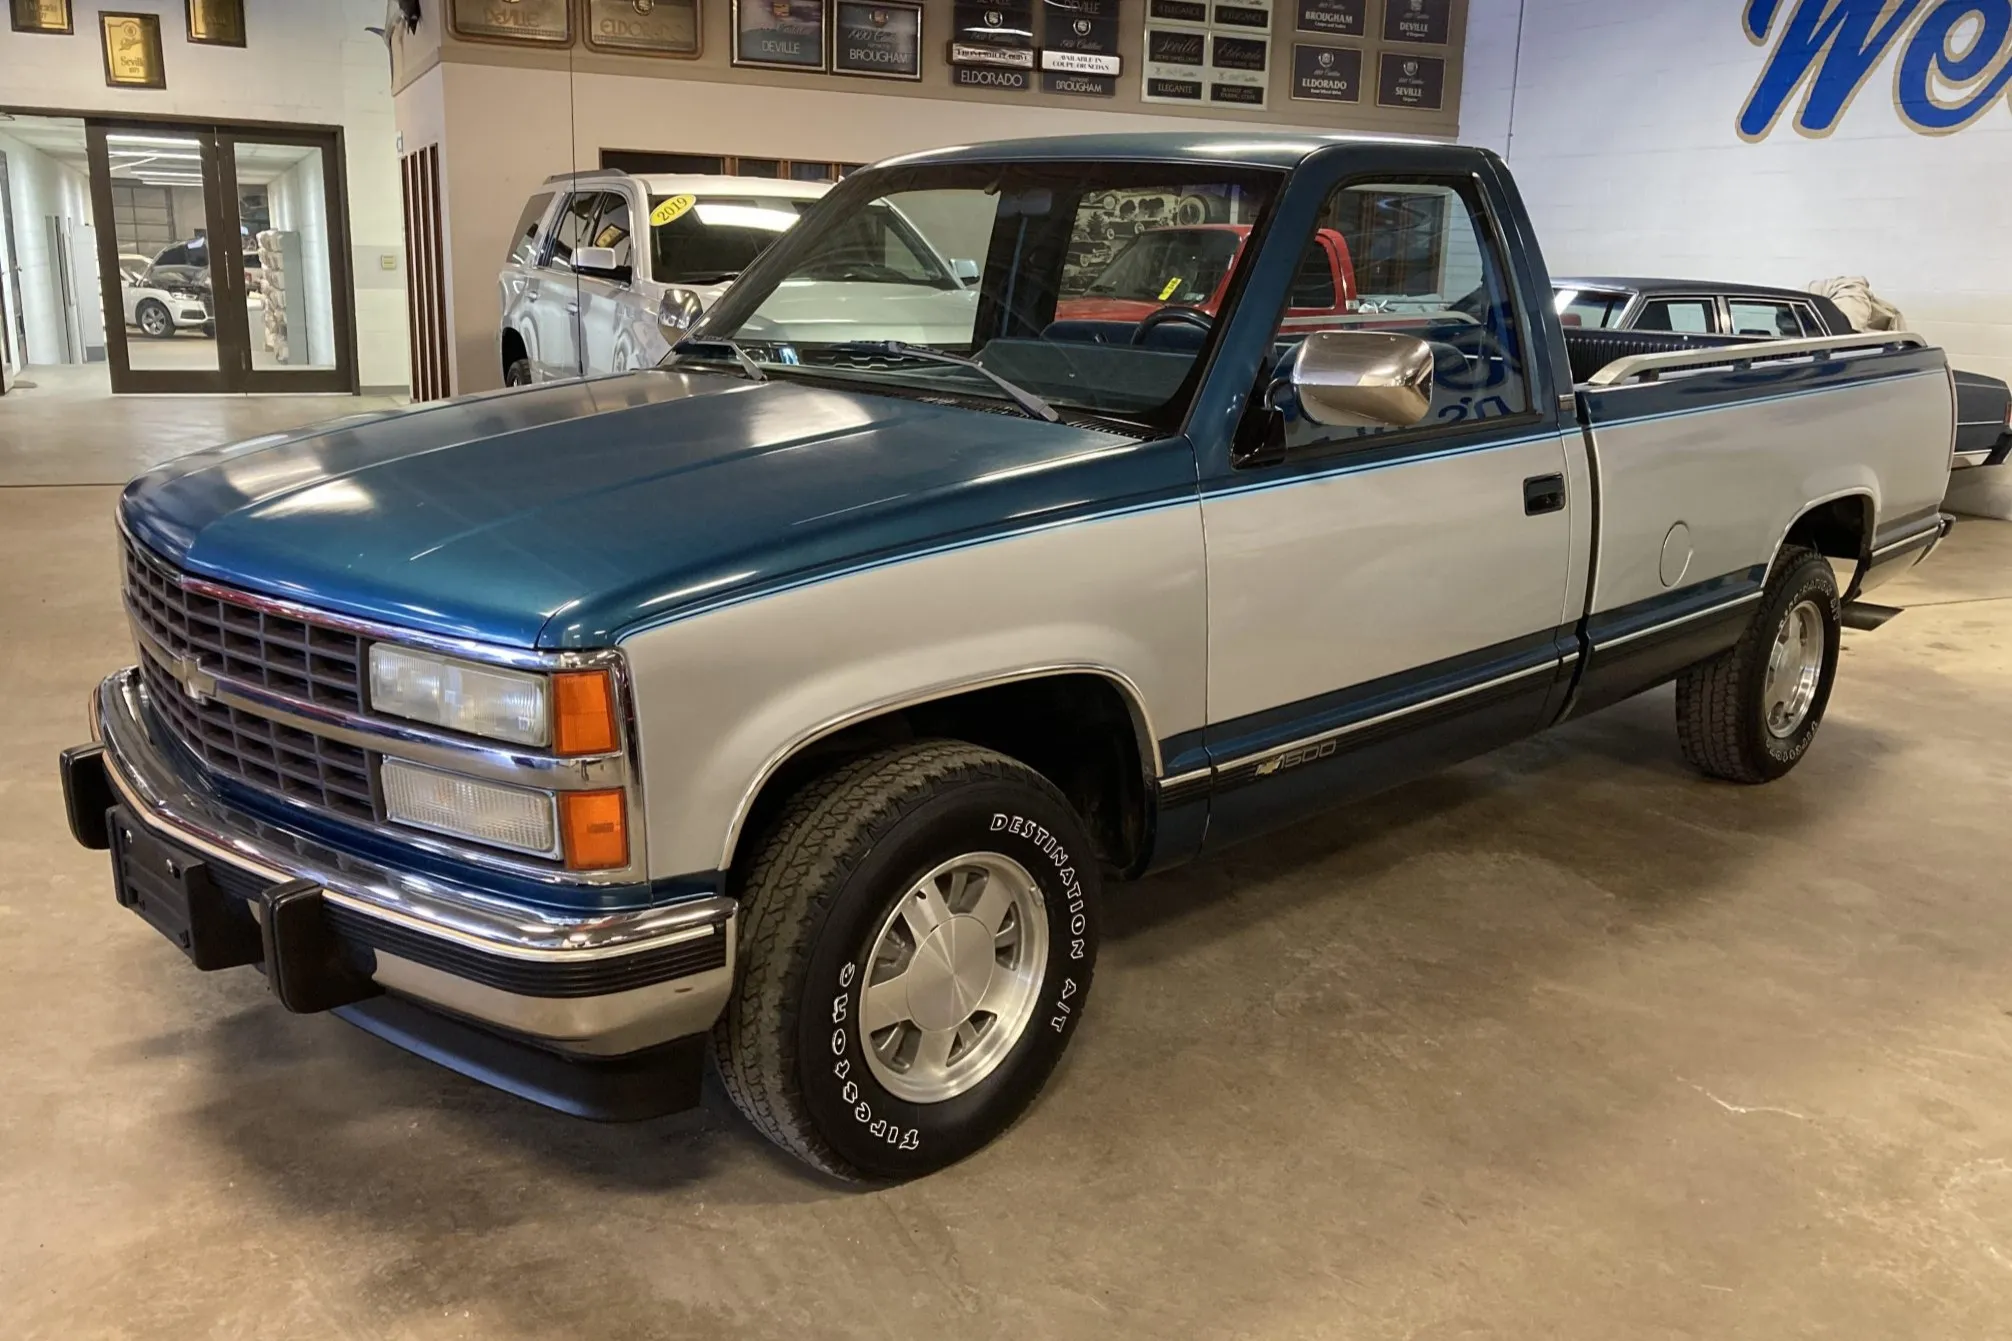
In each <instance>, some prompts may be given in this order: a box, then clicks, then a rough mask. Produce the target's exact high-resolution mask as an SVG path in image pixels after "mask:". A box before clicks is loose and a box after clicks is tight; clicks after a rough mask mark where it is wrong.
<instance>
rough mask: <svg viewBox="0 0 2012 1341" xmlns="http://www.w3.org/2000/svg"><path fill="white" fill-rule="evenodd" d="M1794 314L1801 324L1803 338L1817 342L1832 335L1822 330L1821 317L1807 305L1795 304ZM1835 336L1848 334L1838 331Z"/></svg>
mask: <svg viewBox="0 0 2012 1341" xmlns="http://www.w3.org/2000/svg"><path fill="white" fill-rule="evenodd" d="M1795 314H1796V316H1797V318H1798V319H1800V320H1801V322H1802V333H1803V335H1804V337H1805V338H1807V339H1811V340H1819V339H1822V338H1823V337H1824V336H1826V335H1829V334H1831V333H1832V332H1830V331H1828V330H1825V329H1824V325H1823V317H1822V316H1821V315H1820V314H1819V313H1818V312H1817V310H1816V309H1815V308H1814V307H1811V306H1810V305H1809V304H1808V303H1797V304H1796V305H1795ZM1837 334H1840V335H1843V334H1848V332H1845V331H1839V332H1837Z"/></svg>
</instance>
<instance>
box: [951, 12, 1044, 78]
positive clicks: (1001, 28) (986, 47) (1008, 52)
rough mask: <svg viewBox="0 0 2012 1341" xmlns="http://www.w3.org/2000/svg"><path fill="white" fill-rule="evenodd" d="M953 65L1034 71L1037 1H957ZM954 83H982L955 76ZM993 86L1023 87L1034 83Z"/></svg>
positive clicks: (953, 39) (952, 21) (953, 16)
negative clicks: (1035, 8) (1035, 4)
mask: <svg viewBox="0 0 2012 1341" xmlns="http://www.w3.org/2000/svg"><path fill="white" fill-rule="evenodd" d="M950 15H951V23H952V24H953V25H954V27H953V30H952V32H951V34H950V53H949V55H950V64H951V65H952V66H969V65H997V66H1001V67H1004V68H1006V69H1010V70H1032V69H1033V68H1034V0H957V3H956V4H955V5H953V6H952V7H951V11H950ZM951 78H952V82H954V83H958V84H963V85H966V86H967V87H977V86H978V85H979V81H977V80H974V79H966V78H962V77H960V76H958V75H956V74H955V73H953V74H952V76H951ZM1032 83H1033V80H1032V79H1029V80H1026V81H1024V83H1021V84H1003V85H994V87H1012V88H1023V87H1026V86H1027V85H1029V84H1032Z"/></svg>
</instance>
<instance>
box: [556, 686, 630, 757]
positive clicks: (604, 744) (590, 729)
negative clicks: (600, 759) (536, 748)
mask: <svg viewBox="0 0 2012 1341" xmlns="http://www.w3.org/2000/svg"><path fill="white" fill-rule="evenodd" d="M552 746H553V748H554V749H556V750H558V751H559V753H561V754H608V753H610V752H612V751H613V750H614V748H615V690H614V686H613V685H612V684H611V683H610V682H609V679H608V672H606V671H561V672H559V673H558V674H557V675H554V676H553V677H552Z"/></svg>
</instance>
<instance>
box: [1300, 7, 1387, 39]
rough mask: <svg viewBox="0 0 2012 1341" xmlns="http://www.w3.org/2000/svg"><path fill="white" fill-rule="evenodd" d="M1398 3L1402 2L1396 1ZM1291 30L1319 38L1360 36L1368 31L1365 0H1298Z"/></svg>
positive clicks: (1367, 14)
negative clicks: (1319, 36)
mask: <svg viewBox="0 0 2012 1341" xmlns="http://www.w3.org/2000/svg"><path fill="white" fill-rule="evenodd" d="M1397 3H1399V4H1402V3H1404V0H1397ZM1298 4H1299V13H1298V17H1296V18H1295V19H1294V20H1293V27H1295V28H1297V29H1299V31H1301V32H1303V33H1318V34H1320V35H1321V36H1323V37H1361V36H1362V35H1363V34H1364V33H1366V32H1368V31H1369V0H1298Z"/></svg>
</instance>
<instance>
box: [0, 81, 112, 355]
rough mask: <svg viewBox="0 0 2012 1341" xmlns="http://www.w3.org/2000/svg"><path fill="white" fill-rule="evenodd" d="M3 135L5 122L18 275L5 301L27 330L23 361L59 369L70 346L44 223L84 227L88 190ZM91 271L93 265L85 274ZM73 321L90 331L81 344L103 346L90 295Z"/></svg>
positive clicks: (0, 124) (0, 147)
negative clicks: (91, 335) (91, 334)
mask: <svg viewBox="0 0 2012 1341" xmlns="http://www.w3.org/2000/svg"><path fill="white" fill-rule="evenodd" d="M6 131H7V124H6V122H4V121H0V154H5V155H6V156H7V185H8V188H9V190H10V192H11V194H12V197H13V212H14V227H15V233H16V237H15V239H14V242H15V246H16V249H17V251H18V254H17V255H16V256H15V258H14V260H15V264H16V266H17V267H18V268H19V270H20V287H19V289H18V291H15V292H12V293H11V295H10V298H11V301H12V302H13V303H15V304H18V307H19V311H20V313H21V317H22V322H23V324H24V325H25V326H26V328H27V337H28V340H27V344H28V347H27V351H26V353H27V359H28V361H29V362H38V363H59V362H62V361H63V360H64V358H65V351H66V350H67V349H68V348H69V344H70V341H69V339H68V337H66V336H65V334H64V327H65V325H66V324H68V322H69V320H70V318H69V317H68V316H67V315H66V313H65V311H64V308H63V302H62V292H63V290H62V284H61V280H60V277H59V276H58V275H57V272H56V267H55V257H54V250H53V248H52V247H51V245H50V237H49V228H48V224H47V222H46V220H48V219H49V218H50V217H52V216H53V217H57V218H61V219H64V220H67V221H68V224H69V227H70V228H71V229H72V230H78V229H82V228H85V227H88V226H89V224H90V222H91V184H90V182H89V181H88V180H86V178H85V177H84V174H82V173H81V172H77V171H75V170H74V169H71V168H69V167H66V166H65V165H63V164H62V163H59V162H57V161H56V160H55V159H54V158H51V157H50V156H49V155H48V154H45V153H43V152H41V151H40V150H39V149H32V148H30V147H29V146H28V145H26V144H23V143H22V142H21V141H20V140H18V139H16V138H14V137H13V136H11V135H9V134H7V133H6ZM96 271H97V265H96V262H95V260H93V261H92V263H91V273H93V274H95V273H96ZM76 316H77V318H78V319H79V320H80V322H81V324H82V325H83V326H84V327H85V328H86V334H87V335H88V334H89V332H90V331H91V330H95V331H96V337H95V339H94V340H93V339H86V340H85V343H86V344H87V345H88V344H93V343H95V344H97V345H99V346H103V344H104V343H105V337H104V322H103V317H102V315H101V314H100V313H99V312H98V302H97V298H96V294H95V292H92V293H91V295H90V296H89V297H88V298H87V299H86V300H85V301H84V302H83V304H82V306H81V308H80V310H79V311H78V313H77V314H76Z"/></svg>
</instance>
